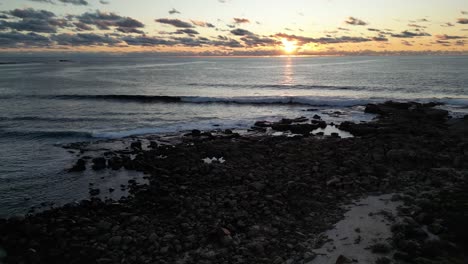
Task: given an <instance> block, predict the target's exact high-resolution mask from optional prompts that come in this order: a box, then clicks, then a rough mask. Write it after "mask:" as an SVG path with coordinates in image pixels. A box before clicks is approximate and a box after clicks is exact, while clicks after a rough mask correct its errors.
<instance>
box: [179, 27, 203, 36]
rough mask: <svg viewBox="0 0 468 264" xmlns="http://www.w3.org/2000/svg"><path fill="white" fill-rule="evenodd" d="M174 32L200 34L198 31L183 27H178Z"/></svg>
mask: <svg viewBox="0 0 468 264" xmlns="http://www.w3.org/2000/svg"><path fill="white" fill-rule="evenodd" d="M175 34H187V35H190V36H194V35H198V34H200V33H199V32H198V31H196V30H193V29H191V28H185V29H178V30H177V31H176V32H175Z"/></svg>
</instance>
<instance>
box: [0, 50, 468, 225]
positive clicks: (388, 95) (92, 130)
mask: <svg viewBox="0 0 468 264" xmlns="http://www.w3.org/2000/svg"><path fill="white" fill-rule="evenodd" d="M0 63H1V64H0V216H6V215H11V214H14V213H23V212H25V210H26V209H27V208H29V207H31V206H34V205H37V204H40V203H42V202H71V201H74V200H79V199H83V198H85V197H86V195H87V187H88V185H87V184H88V182H89V181H90V179H89V177H92V176H89V175H87V174H80V173H66V172H65V169H66V168H69V167H70V166H71V164H73V162H74V161H75V159H76V156H74V155H72V154H70V153H68V152H67V150H65V149H63V148H62V147H61V146H62V145H63V144H66V143H72V142H82V141H93V140H98V139H112V138H121V137H126V136H131V135H142V134H149V133H155V134H164V133H174V132H180V131H184V130H190V129H193V128H198V129H215V128H247V127H249V126H251V125H252V124H253V123H254V122H255V121H256V120H265V119H266V120H275V119H279V118H282V117H299V116H311V115H314V114H320V115H321V116H323V118H324V119H325V120H328V121H333V122H340V121H342V120H349V119H352V120H356V121H362V120H364V121H366V120H369V119H371V118H372V117H370V116H368V115H366V114H363V112H362V106H363V105H364V104H366V103H369V102H380V101H385V100H414V101H423V102H424V101H440V102H444V103H446V105H445V106H444V107H445V108H447V109H449V110H450V111H452V113H453V115H462V114H466V113H467V112H468V109H467V107H468V57H467V56H458V57H454V56H452V57H448V56H414V57H412V56H403V57H398V56H391V57H309V58H298V57H275V58H170V57H163V58H158V57H151V56H138V57H130V56H102V57H93V56H73V55H69V56H67V57H60V58H59V57H27V56H23V57H6V56H3V57H0ZM310 109H313V110H312V111H306V110H310ZM337 111H339V113H340V114H337ZM109 177H111V176H109Z"/></svg>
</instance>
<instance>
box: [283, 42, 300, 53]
mask: <svg viewBox="0 0 468 264" xmlns="http://www.w3.org/2000/svg"><path fill="white" fill-rule="evenodd" d="M281 42H282V43H283V49H284V51H285V52H286V53H293V52H294V51H296V49H297V42H296V41H290V40H287V39H282V40H281Z"/></svg>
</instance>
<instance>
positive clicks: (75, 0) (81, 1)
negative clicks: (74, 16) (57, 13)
mask: <svg viewBox="0 0 468 264" xmlns="http://www.w3.org/2000/svg"><path fill="white" fill-rule="evenodd" d="M58 1H59V2H62V3H65V4H72V5H84V6H86V5H88V2H87V1H86V0H58Z"/></svg>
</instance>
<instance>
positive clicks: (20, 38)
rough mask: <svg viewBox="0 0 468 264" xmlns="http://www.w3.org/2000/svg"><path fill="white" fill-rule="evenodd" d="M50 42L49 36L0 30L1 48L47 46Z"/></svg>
mask: <svg viewBox="0 0 468 264" xmlns="http://www.w3.org/2000/svg"><path fill="white" fill-rule="evenodd" d="M50 44H51V41H50V39H49V38H47V37H44V36H41V35H39V34H36V33H33V32H31V33H27V34H23V33H19V32H16V31H12V32H0V47H2V48H21V47H25V48H32V47H47V46H49V45H50Z"/></svg>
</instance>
